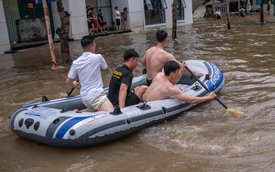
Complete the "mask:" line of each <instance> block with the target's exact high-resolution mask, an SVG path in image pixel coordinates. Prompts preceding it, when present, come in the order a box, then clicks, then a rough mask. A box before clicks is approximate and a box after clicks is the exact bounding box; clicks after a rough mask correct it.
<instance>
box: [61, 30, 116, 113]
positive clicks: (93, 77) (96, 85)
mask: <svg viewBox="0 0 275 172" xmlns="http://www.w3.org/2000/svg"><path fill="white" fill-rule="evenodd" d="M81 45H82V48H83V54H82V55H81V56H80V57H79V58H78V59H76V60H74V61H73V64H72V66H71V68H70V71H69V73H68V77H67V80H66V82H67V83H68V84H69V85H70V86H71V87H73V88H74V87H76V86H77V85H78V83H77V82H75V81H74V79H75V78H76V76H78V79H79V83H80V85H81V89H80V95H81V98H82V102H83V104H84V105H85V106H86V107H87V108H88V110H89V111H91V112H94V111H111V110H113V109H114V106H113V105H112V103H111V102H110V100H109V99H108V98H107V96H106V94H105V93H104V92H103V82H102V76H101V70H102V71H105V72H108V71H109V68H108V66H107V63H106V61H105V59H104V58H103V57H102V56H101V54H95V50H96V43H95V41H94V37H93V36H89V35H87V36H83V37H82V39H81Z"/></svg>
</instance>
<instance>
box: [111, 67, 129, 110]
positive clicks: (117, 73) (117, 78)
mask: <svg viewBox="0 0 275 172" xmlns="http://www.w3.org/2000/svg"><path fill="white" fill-rule="evenodd" d="M133 77H134V76H133V73H132V71H131V70H130V69H129V67H128V66H126V65H125V64H124V65H123V66H121V67H118V68H117V69H116V70H114V72H113V74H112V78H111V81H110V84H109V92H108V98H109V99H110V101H111V102H112V104H113V105H114V106H115V105H118V104H119V102H118V95H119V89H120V85H121V83H123V84H126V85H127V86H128V89H127V95H128V94H129V93H130V89H131V86H132V80H133Z"/></svg>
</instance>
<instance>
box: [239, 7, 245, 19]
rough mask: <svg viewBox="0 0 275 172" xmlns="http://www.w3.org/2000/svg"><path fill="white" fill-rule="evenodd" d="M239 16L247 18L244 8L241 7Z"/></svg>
mask: <svg viewBox="0 0 275 172" xmlns="http://www.w3.org/2000/svg"><path fill="white" fill-rule="evenodd" d="M239 16H240V17H245V9H244V8H243V7H241V9H240V10H239Z"/></svg>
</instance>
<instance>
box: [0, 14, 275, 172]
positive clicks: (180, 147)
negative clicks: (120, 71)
mask: <svg viewBox="0 0 275 172" xmlns="http://www.w3.org/2000/svg"><path fill="white" fill-rule="evenodd" d="M265 20H266V23H265V24H264V25H261V24H260V23H259V16H258V15H257V14H253V15H250V16H247V17H245V18H238V17H233V18H232V22H231V26H232V29H231V30H227V29H226V25H225V21H223V22H217V21H213V20H211V19H201V20H198V21H194V24H192V25H188V26H183V27H179V28H178V38H177V39H176V40H172V39H171V30H170V29H166V30H167V31H168V32H169V42H168V45H167V46H166V48H165V49H166V50H167V51H168V52H171V53H172V54H174V55H175V57H176V58H177V59H179V60H181V59H183V60H185V59H202V60H207V61H211V62H213V63H215V64H216V65H218V66H219V67H220V68H221V69H222V71H223V72H224V75H225V78H226V82H225V85H224V87H223V88H222V90H221V91H220V92H219V94H218V96H219V98H220V100H221V101H222V102H223V103H225V104H226V105H227V106H228V107H229V108H233V109H237V110H241V111H243V112H245V113H246V114H245V115H232V114H230V113H228V112H227V111H226V110H225V109H224V108H223V107H222V106H221V105H220V104H219V103H218V102H217V101H215V100H214V101H209V102H206V103H203V104H201V105H199V106H197V107H195V108H193V109H191V110H189V111H187V112H184V113H182V114H180V115H179V116H178V117H176V118H174V119H172V120H169V121H166V122H163V123H160V124H158V125H155V126H152V127H149V128H146V129H143V130H141V131H140V132H138V133H136V134H134V135H132V136H130V137H127V138H125V139H122V140H118V141H115V142H112V143H109V144H105V145H102V146H97V147H91V148H82V149H63V148H56V147H50V146H46V145H42V144H38V143H35V142H31V141H29V140H25V139H23V138H20V137H18V136H17V135H15V134H14V133H13V132H12V131H11V130H10V129H9V127H8V117H9V116H10V115H11V113H12V112H13V111H14V110H16V109H17V108H19V107H20V106H22V105H24V104H28V103H33V102H37V101H41V97H42V96H43V95H46V96H47V97H48V98H49V99H55V98H61V97H64V96H66V92H68V91H70V88H69V87H68V86H67V85H66V83H65V79H66V77H67V73H68V70H69V67H70V65H63V64H61V60H60V57H59V56H58V55H57V65H58V69H57V70H52V69H51V68H50V54H49V50H48V46H47V45H45V46H40V47H36V48H32V49H27V50H24V51H20V52H18V53H15V54H5V55H1V56H0V60H1V64H0V83H1V88H0V96H1V98H0V102H1V110H0V128H1V130H0V171H3V172H6V171H15V172H17V171H18V172H19V171H20V172H36V171H67V172H73V171H82V172H84V171H97V172H99V171H101V172H114V171H119V172H129V171H135V172H137V171H140V172H145V171H146V172H155V171H170V172H181V171H249V172H250V171H275V153H274V152H275V134H274V133H275V110H274V109H273V108H274V107H275V100H274V98H275V93H274V91H275V83H274V80H275V62H274V61H275V60H274V58H275V57H274V55H275V49H274V47H275V45H274V44H275V42H274V36H275V32H274V29H275V18H274V17H273V16H266V18H265ZM155 33H156V30H150V31H144V32H132V33H129V34H120V35H110V36H107V37H99V38H96V42H97V53H101V54H102V55H103V56H104V57H105V59H106V61H107V63H108V64H109V66H110V68H111V69H114V68H116V67H117V66H119V65H121V64H122V63H123V58H122V54H123V52H124V51H125V50H126V49H128V48H134V49H135V50H136V51H137V52H139V54H140V56H143V55H144V53H145V51H146V49H148V48H149V47H150V46H153V45H155ZM70 47H71V55H72V57H73V58H74V59H75V58H77V57H78V56H79V55H80V54H81V52H82V51H81V47H80V42H79V41H74V42H70ZM55 51H56V54H59V53H58V51H59V45H58V44H56V45H55ZM141 69H142V67H141V64H139V66H138V67H137V69H136V71H135V75H138V74H140V73H141ZM110 77H111V73H109V74H103V78H104V85H105V87H107V86H108V83H109V79H110ZM78 93H79V89H78V88H77V89H75V90H74V92H73V95H76V94H78Z"/></svg>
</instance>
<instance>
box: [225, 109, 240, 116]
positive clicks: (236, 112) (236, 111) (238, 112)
mask: <svg viewBox="0 0 275 172" xmlns="http://www.w3.org/2000/svg"><path fill="white" fill-rule="evenodd" d="M227 111H228V112H230V113H231V114H233V115H244V112H242V111H239V110H234V109H230V108H227Z"/></svg>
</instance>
